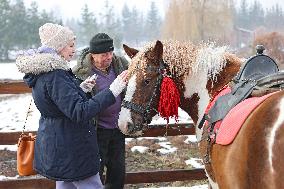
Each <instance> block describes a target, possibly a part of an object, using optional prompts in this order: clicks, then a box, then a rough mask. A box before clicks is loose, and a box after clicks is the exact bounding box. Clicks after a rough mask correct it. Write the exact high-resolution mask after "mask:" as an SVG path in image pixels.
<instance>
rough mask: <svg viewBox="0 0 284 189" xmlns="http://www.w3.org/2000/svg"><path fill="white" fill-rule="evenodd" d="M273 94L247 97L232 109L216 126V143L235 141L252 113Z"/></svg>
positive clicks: (225, 143)
mask: <svg viewBox="0 0 284 189" xmlns="http://www.w3.org/2000/svg"><path fill="white" fill-rule="evenodd" d="M272 94H274V93H270V94H267V95H264V96H262V97H251V98H247V99H245V100H244V101H242V102H240V103H239V104H237V105H236V106H235V107H234V108H233V109H231V110H230V111H229V112H228V114H227V115H226V117H225V118H224V119H223V120H221V121H218V122H216V124H215V128H214V129H216V130H215V131H217V136H216V143H217V144H221V145H228V144H230V143H231V142H233V140H234V138H235V137H236V135H237V133H238V131H239V130H240V128H241V127H242V125H243V123H244V122H245V120H246V118H247V117H248V116H249V115H250V113H251V112H252V111H253V110H254V109H255V108H256V107H257V106H258V105H259V104H261V103H262V102H263V101H264V100H265V99H267V98H268V97H270V96H271V95H272Z"/></svg>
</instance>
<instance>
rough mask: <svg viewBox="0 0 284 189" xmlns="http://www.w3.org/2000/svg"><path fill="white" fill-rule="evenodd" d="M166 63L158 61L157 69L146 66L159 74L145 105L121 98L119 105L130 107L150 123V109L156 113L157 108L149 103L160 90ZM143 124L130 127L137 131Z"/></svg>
mask: <svg viewBox="0 0 284 189" xmlns="http://www.w3.org/2000/svg"><path fill="white" fill-rule="evenodd" d="M166 66H167V65H166V64H165V63H164V61H163V60H161V61H160V63H159V68H158V69H152V68H151V67H148V68H149V69H150V71H153V70H154V71H157V72H158V73H159V76H158V78H157V80H156V84H155V87H154V91H153V95H152V96H151V98H150V100H149V102H148V103H147V105H146V107H144V106H142V105H140V104H136V103H133V102H130V101H126V100H123V101H122V104H121V106H122V107H125V108H127V109H130V110H132V111H134V112H136V113H138V114H140V115H142V117H143V123H150V121H151V117H150V113H151V111H155V112H156V113H158V111H157V109H155V108H151V105H152V103H153V99H154V97H156V96H157V95H158V93H159V92H160V90H159V89H160V87H161V82H162V79H163V77H164V75H165V72H166V71H165V70H166ZM142 126H143V125H135V127H134V128H133V129H132V131H139V130H141V129H142Z"/></svg>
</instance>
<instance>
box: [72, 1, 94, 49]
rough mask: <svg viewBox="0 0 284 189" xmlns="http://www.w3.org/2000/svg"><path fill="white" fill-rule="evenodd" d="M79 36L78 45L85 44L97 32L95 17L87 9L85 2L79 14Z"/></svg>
mask: <svg viewBox="0 0 284 189" xmlns="http://www.w3.org/2000/svg"><path fill="white" fill-rule="evenodd" d="M78 25H79V27H80V30H79V36H78V39H77V41H78V45H79V46H80V45H82V46H86V45H88V44H89V41H90V40H91V38H92V37H93V36H94V35H95V34H96V33H97V32H98V30H99V29H98V24H97V21H96V17H95V16H94V14H93V13H91V12H90V11H89V7H88V5H87V4H85V5H84V8H83V9H82V14H81V21H79V24H78Z"/></svg>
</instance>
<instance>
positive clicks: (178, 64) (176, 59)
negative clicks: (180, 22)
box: [129, 40, 229, 80]
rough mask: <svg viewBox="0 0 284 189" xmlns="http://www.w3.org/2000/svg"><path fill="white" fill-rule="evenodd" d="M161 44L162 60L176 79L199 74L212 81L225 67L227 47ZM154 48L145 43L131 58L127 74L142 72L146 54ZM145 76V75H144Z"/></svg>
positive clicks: (166, 41) (210, 44)
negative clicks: (205, 75) (203, 74)
mask: <svg viewBox="0 0 284 189" xmlns="http://www.w3.org/2000/svg"><path fill="white" fill-rule="evenodd" d="M162 43H163V60H164V62H165V63H166V64H167V65H168V66H169V69H170V72H171V73H172V74H173V75H175V76H176V77H186V76H188V75H190V74H191V75H194V74H198V73H200V71H202V72H205V73H207V74H208V77H207V79H209V78H211V79H212V80H214V79H215V78H216V76H217V75H218V74H219V73H220V71H222V69H223V68H224V67H225V66H226V63H227V61H226V57H228V54H229V52H228V47H227V46H221V47H217V46H216V45H215V44H214V43H201V44H199V45H194V44H192V43H191V42H189V41H176V40H165V41H162ZM154 46H155V41H153V42H150V43H147V44H146V45H145V46H144V47H143V49H142V50H141V51H139V52H138V53H137V55H136V56H135V57H134V58H133V61H132V62H135V63H136V65H130V67H129V74H130V75H132V74H133V73H134V72H135V70H136V69H137V68H138V69H139V70H140V71H141V70H142V71H144V72H145V69H146V67H147V63H146V61H145V56H146V53H147V52H149V51H151V50H152V49H153V48H154ZM144 74H145V75H146V73H144Z"/></svg>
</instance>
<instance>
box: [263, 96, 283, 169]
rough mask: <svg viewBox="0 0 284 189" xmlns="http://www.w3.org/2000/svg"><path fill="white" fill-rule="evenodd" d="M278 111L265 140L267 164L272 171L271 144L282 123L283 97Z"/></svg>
mask: <svg viewBox="0 0 284 189" xmlns="http://www.w3.org/2000/svg"><path fill="white" fill-rule="evenodd" d="M278 107H279V108H280V112H279V115H278V119H277V120H276V122H275V124H274V125H273V127H272V129H271V132H270V135H268V137H267V140H268V155H269V164H270V167H271V168H270V169H271V172H272V173H273V172H274V168H273V162H272V159H273V145H274V143H275V138H276V132H277V130H278V129H279V128H280V127H281V126H282V125H283V122H284V116H283V115H284V98H282V99H281V101H280V103H279V106H278Z"/></svg>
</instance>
